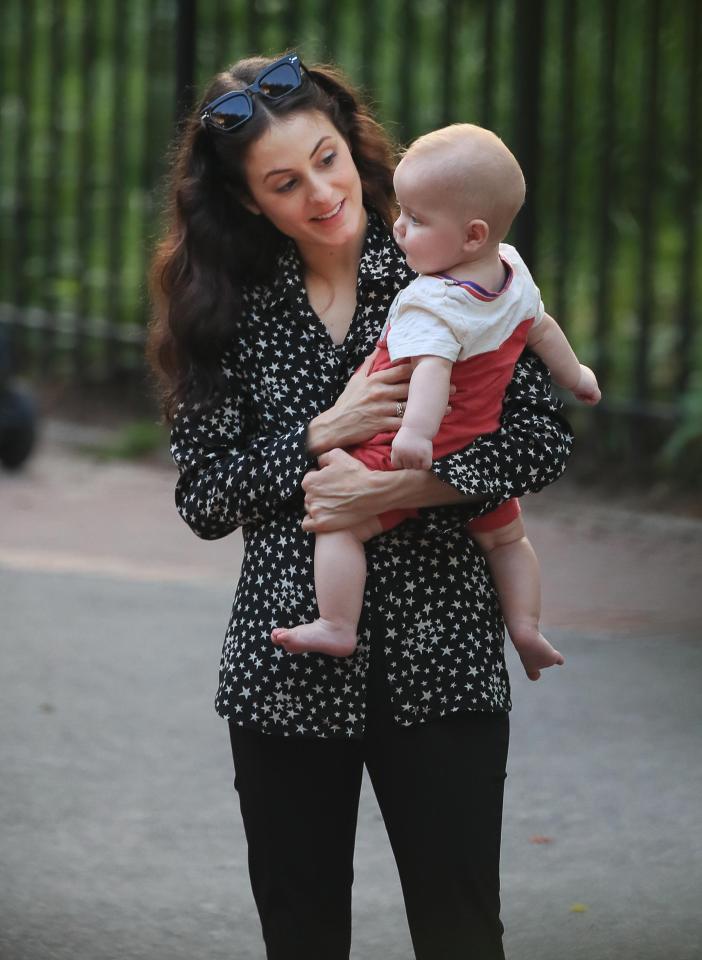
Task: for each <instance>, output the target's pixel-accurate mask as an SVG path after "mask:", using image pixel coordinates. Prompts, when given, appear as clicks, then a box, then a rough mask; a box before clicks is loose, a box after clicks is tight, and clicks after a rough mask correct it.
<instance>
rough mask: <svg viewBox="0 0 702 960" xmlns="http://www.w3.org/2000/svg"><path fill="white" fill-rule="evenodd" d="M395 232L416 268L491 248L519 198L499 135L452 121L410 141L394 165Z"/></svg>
mask: <svg viewBox="0 0 702 960" xmlns="http://www.w3.org/2000/svg"><path fill="white" fill-rule="evenodd" d="M395 194H396V196H397V200H398V203H399V204H400V209H401V213H400V216H399V217H398V219H397V221H396V223H395V238H396V240H397V242H398V243H399V245H400V247H401V248H402V249H403V250H404V252H405V254H406V256H407V262H408V263H409V265H410V266H411V267H412V268H413V269H414V270H417V271H418V272H419V273H438V272H442V271H450V269H451V268H452V267H455V266H457V265H458V264H461V263H469V262H471V261H473V260H477V259H479V258H481V257H483V256H484V255H485V254H487V253H489V251H490V250H491V249H494V250H496V249H497V245H498V244H499V243H500V241H502V240H504V238H505V236H506V235H507V233H508V231H509V228H510V226H511V225H512V221H513V220H514V218H515V216H516V215H517V213H518V211H519V209H520V208H521V206H522V204H523V203H524V194H525V186H524V176H523V174H522V171H521V168H520V166H519V164H518V163H517V161H516V159H515V158H514V156H513V154H512V153H511V152H510V151H509V150H508V149H507V147H506V146H505V144H504V143H503V142H502V140H500V138H499V137H498V136H496V135H495V134H494V133H492V132H491V131H490V130H485V129H483V128H482V127H478V126H475V125H474V124H472V123H456V124H453V125H452V126H450V127H444V128H442V129H441V130H434V131H433V132H432V133H427V134H426V135H425V136H423V137H420V138H419V139H418V140H415V141H414V143H413V144H412V145H411V146H410V147H409V149H408V150H407V152H406V153H405V155H404V156H403V158H402V160H401V161H400V163H399V164H398V166H397V169H396V171H395Z"/></svg>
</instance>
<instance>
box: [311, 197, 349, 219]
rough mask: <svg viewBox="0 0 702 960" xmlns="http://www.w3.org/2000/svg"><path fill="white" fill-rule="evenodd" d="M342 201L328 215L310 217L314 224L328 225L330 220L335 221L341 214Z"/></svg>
mask: <svg viewBox="0 0 702 960" xmlns="http://www.w3.org/2000/svg"><path fill="white" fill-rule="evenodd" d="M344 203H345V201H344V200H339V202H338V203H337V205H336V206H335V207H333V208H332V209H331V210H330V211H329V212H328V213H323V214H321V216H318V217H312V219H313V220H314V222H315V223H329V221H330V220H335V219H336V218H337V217H338V216H339V214H340V213H341V211H342V209H343V207H344Z"/></svg>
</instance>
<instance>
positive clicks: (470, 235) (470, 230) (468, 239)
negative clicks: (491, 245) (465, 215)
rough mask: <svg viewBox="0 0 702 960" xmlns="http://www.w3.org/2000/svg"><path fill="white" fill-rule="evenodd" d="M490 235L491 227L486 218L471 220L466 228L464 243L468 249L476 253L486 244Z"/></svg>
mask: <svg viewBox="0 0 702 960" xmlns="http://www.w3.org/2000/svg"><path fill="white" fill-rule="evenodd" d="M489 236H490V227H489V226H488V224H487V223H486V222H485V220H469V221H468V223H467V224H466V228H465V234H464V243H463V245H464V247H465V249H466V251H469V252H471V253H475V252H476V251H477V250H479V249H480V248H481V247H484V246H485V244H486V243H487V241H488V238H489Z"/></svg>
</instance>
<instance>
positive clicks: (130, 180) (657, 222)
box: [0, 0, 702, 448]
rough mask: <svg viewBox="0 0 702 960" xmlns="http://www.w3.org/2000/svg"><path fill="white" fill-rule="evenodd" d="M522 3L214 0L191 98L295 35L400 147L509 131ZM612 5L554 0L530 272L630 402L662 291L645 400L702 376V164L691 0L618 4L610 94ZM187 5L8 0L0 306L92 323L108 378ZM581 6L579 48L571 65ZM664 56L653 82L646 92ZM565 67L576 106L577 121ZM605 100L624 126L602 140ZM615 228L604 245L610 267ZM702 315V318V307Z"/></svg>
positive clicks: (126, 311)
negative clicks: (335, 67) (686, 377)
mask: <svg viewBox="0 0 702 960" xmlns="http://www.w3.org/2000/svg"><path fill="white" fill-rule="evenodd" d="M517 2H518V0H464V2H461V3H455V2H449V0H424V2H421V3H420V2H419V0H415V2H409V0H383V2H380V3H379V2H377V0H376V2H373V0H336V2H326V0H256V3H255V4H253V3H251V2H249V0H221V2H218V3H216V4H215V3H206V2H201V3H199V4H198V27H197V43H196V55H197V56H196V83H195V88H196V94H197V93H199V92H201V91H202V89H203V87H204V84H205V82H206V80H207V79H208V78H209V77H210V76H212V74H213V73H215V72H216V71H218V70H220V69H223V68H225V67H226V65H227V64H229V63H231V62H233V61H234V60H236V59H238V58H239V57H241V56H245V55H249V54H252V53H255V52H262V53H267V54H272V53H276V52H279V51H281V50H282V49H285V48H287V47H296V48H297V49H298V50H299V51H300V53H301V55H302V57H303V60H307V61H308V62H314V61H315V60H319V59H331V60H335V61H336V62H338V63H339V64H340V65H341V66H342V67H343V68H345V69H346V70H347V71H348V72H349V73H350V75H351V76H352V78H353V79H354V80H355V81H356V82H358V83H359V84H361V85H362V86H364V87H365V89H366V91H367V93H368V94H369V97H370V99H371V101H372V102H373V104H374V106H375V108H376V110H377V113H378V115H379V117H380V119H381V120H382V121H383V122H384V123H385V124H386V125H387V127H388V128H389V129H390V130H391V131H393V132H394V134H395V135H396V137H397V139H398V140H399V141H402V142H406V141H407V140H409V139H411V138H412V137H414V136H416V135H418V134H420V133H422V132H424V131H426V130H428V129H431V128H432V127H436V126H439V125H442V124H445V123H448V122H453V121H459V120H470V121H478V122H481V123H485V124H487V125H489V126H491V127H493V128H494V129H495V130H496V131H497V132H498V133H499V134H500V135H501V136H502V137H503V138H504V139H505V140H506V141H507V142H508V143H513V138H514V133H515V119H516V108H517V107H516V104H517V102H518V98H517V94H518V91H519V89H520V86H521V84H522V81H523V78H521V77H517V76H515V67H514V64H515V62H516V58H515V50H516V46H517V45H518V44H521V43H523V42H524V41H523V38H522V37H520V36H517V35H516V29H515V11H516V10H517V7H516V4H517ZM612 9H613V8H612V7H611V4H610V3H609V0H602V2H601V3H595V4H588V3H583V2H580V3H577V4H575V3H572V2H569V0H549V2H546V3H545V4H544V10H545V20H544V24H543V49H542V51H541V53H540V55H539V62H538V64H537V63H536V61H535V62H534V65H533V68H534V69H537V67H540V69H541V71H542V99H541V103H540V119H539V123H538V129H537V130H536V131H535V134H536V136H537V137H538V157H539V166H538V170H537V172H536V175H535V178H534V181H533V182H532V183H530V184H529V185H528V203H530V204H532V205H533V207H534V209H535V211H536V216H537V230H538V245H537V253H538V259H537V264H536V275H537V279H538V282H539V284H540V286H541V289H542V292H543V296H544V300H545V302H546V305H547V307H548V308H550V310H551V311H552V312H556V311H557V312H558V314H559V316H558V318H559V319H560V320H561V321H562V322H563V325H564V327H565V328H566V330H567V331H568V333H569V335H570V336H571V338H572V340H573V342H574V345H575V347H576V349H577V350H578V352H579V353H580V354H581V355H582V358H583V359H584V360H585V361H586V362H591V363H593V364H596V365H599V366H600V367H601V368H602V369H603V370H604V369H605V368H606V370H607V371H608V374H607V377H606V382H605V384H604V386H605V390H606V393H607V396H608V397H610V398H612V399H619V400H626V399H627V398H630V397H632V396H633V394H634V385H635V369H636V350H637V343H638V341H639V339H640V330H641V324H642V314H643V313H644V307H645V303H644V301H645V296H644V294H645V291H646V290H650V297H651V301H652V310H651V314H652V319H651V327H650V330H649V331H648V333H647V335H646V347H647V350H646V356H645V357H644V363H645V366H646V370H647V374H648V378H649V384H650V387H649V399H650V400H651V401H662V402H676V399H677V398H676V389H677V387H676V384H677V383H678V382H679V368H680V356H679V352H680V351H679V348H678V344H682V349H683V350H686V351H687V352H688V353H690V354H691V355H692V364H693V366H696V367H700V366H702V364H700V360H701V359H702V336H699V335H698V336H697V337H696V338H694V340H690V338H689V336H688V335H685V334H683V333H682V330H681V324H682V322H683V320H684V321H685V322H687V317H686V316H685V310H684V309H683V302H684V300H685V298H684V296H683V289H684V287H685V284H686V282H687V278H692V279H691V281H690V282H691V286H692V295H691V297H688V301H690V300H691V302H692V304H693V305H694V306H695V310H696V304H697V301H698V299H699V296H698V294H699V279H698V278H699V276H700V273H701V271H700V251H701V250H702V244H700V243H699V242H696V243H695V241H696V240H697V241H698V234H699V217H698V208H699V202H700V197H699V189H698V187H697V178H698V176H699V171H698V165H697V164H696V163H693V162H692V161H691V157H694V149H693V148H692V146H691V144H693V141H692V140H691V137H692V136H693V134H694V133H695V131H696V130H697V129H698V128H699V126H700V116H699V109H700V104H699V95H698V93H697V92H696V91H697V90H698V89H699V57H698V58H697V62H693V49H694V48H693V47H692V46H691V43H690V38H691V37H692V36H693V31H694V29H695V28H694V20H693V18H692V17H691V14H690V11H692V10H693V4H692V3H690V2H688V0H681V2H679V3H675V4H672V5H668V7H667V8H666V10H665V14H664V16H663V17H662V19H661V22H660V23H659V24H657V25H655V24H652V22H651V11H652V10H654V4H653V3H652V2H650V0H619V2H618V3H617V5H616V11H617V28H616V33H615V35H614V42H615V60H614V76H613V87H612V94H611V97H609V98H608V95H607V92H606V88H605V86H604V82H603V77H604V70H605V65H606V51H607V46H608V43H609V40H610V38H611V35H610V33H609V27H608V22H609V21H608V16H609V13H610V11H611V10H612ZM28 11H32V13H31V17H30V14H29V13H28ZM120 11H121V12H120ZM176 11H177V5H176V4H175V3H173V2H172V0H151V2H150V3H148V4H145V3H143V2H141V0H121V2H120V3H119V4H118V3H117V2H116V0H112V2H106V3H102V4H86V3H82V2H79V0H59V2H57V3H55V4H48V3H39V4H33V5H31V7H30V5H28V4H25V3H24V2H23V0H6V3H5V4H3V5H2V14H1V16H2V21H1V22H0V27H1V29H0V61H1V67H0V69H1V70H2V88H1V94H0V124H1V126H2V131H3V134H2V135H3V150H2V151H1V152H0V184H2V186H1V187H0V263H1V266H0V302H2V303H5V304H12V305H15V306H18V307H20V308H21V309H22V310H27V309H29V308H40V309H42V310H44V311H47V312H48V313H49V314H51V315H52V316H60V317H61V319H62V330H64V331H66V330H67V331H68V332H67V333H66V334H65V338H66V339H67V341H68V342H70V340H71V335H70V328H71V324H74V325H76V326H77V327H82V328H85V329H87V332H88V333H90V331H91V330H94V331H95V338H94V343H95V344H96V345H97V346H96V347H95V348H94V349H93V347H91V350H90V352H89V355H88V360H89V361H90V362H91V363H94V371H93V374H94V375H95V376H99V375H100V370H101V369H103V368H104V367H105V366H106V363H105V358H106V354H107V351H108V350H109V347H108V346H106V345H104V346H102V347H100V346H99V345H100V343H101V341H100V336H99V331H101V330H103V329H104V328H105V327H106V326H113V327H122V328H126V329H128V330H130V331H131V332H132V334H134V335H133V336H132V340H133V346H131V347H130V348H129V349H130V350H131V351H132V354H133V355H135V356H136V354H137V352H138V351H139V350H140V349H141V347H140V340H139V336H138V333H139V332H140V331H143V328H144V325H145V322H146V316H147V307H146V298H145V287H144V274H145V269H146V265H147V263H148V259H149V254H150V250H151V248H152V245H153V242H154V238H155V237H156V236H157V235H158V231H159V223H158V211H157V206H158V201H157V192H158V184H159V182H160V180H161V175H162V173H163V171H164V166H165V159H164V158H165V156H166V153H167V149H168V145H169V142H170V141H171V139H172V137H173V132H174V126H173V120H174V99H175V97H174V94H175V90H174V74H175V70H174V49H175V45H174V43H173V37H174V33H175V17H176ZM574 16H576V22H575V26H574V35H573V51H572V55H566V53H565V50H566V47H565V46H564V38H565V37H566V35H567V27H568V25H569V23H570V22H571V20H572V18H573V17H574ZM488 17H491V18H492V20H489V19H488ZM490 24H492V30H493V38H494V44H493V46H492V48H488V46H487V45H486V37H487V35H488V27H489V25H490ZM697 29H698V28H697ZM122 30H123V31H124V34H123V37H122V43H123V51H122V52H121V53H119V52H118V45H119V42H120V36H121V31H122ZM90 31H92V39H91V36H90ZM57 38H60V42H59V43H58V44H57ZM449 41H450V43H451V44H452V46H453V49H454V51H455V54H454V57H453V59H452V60H451V59H450V58H449V57H448V55H447V42H449ZM57 52H59V53H60V57H59V60H57ZM654 56H655V57H657V61H658V88H657V92H656V98H655V102H651V100H650V96H649V83H650V79H651V74H652V61H653V57H654ZM490 63H492V74H491V75H488V73H487V71H488V67H489V65H490ZM569 78H572V84H573V109H572V111H571V112H570V114H568V115H565V114H564V111H563V97H564V91H565V89H566V88H567V85H568V82H569ZM52 103H56V104H58V109H56V108H55V107H52ZM610 105H611V106H613V108H614V109H613V129H612V132H611V135H610V136H606V135H605V133H606V130H605V122H606V117H607V108H608V107H609V106H610ZM651 121H653V122H651ZM568 125H569V127H570V129H569V132H568V131H567V127H568ZM650 130H652V131H653V135H654V143H653V148H652V149H651V148H650V146H649V143H648V137H649V135H650V134H649V131H650ZM649 157H651V158H652V162H653V173H654V179H653V181H652V182H650V183H649V182H646V179H645V176H646V174H645V170H646V163H645V162H644V161H646V160H647V158H649ZM649 199H650V213H649V215H648V219H646V217H645V215H646V209H647V203H648V201H649ZM690 225H691V226H690ZM23 237H24V240H23V239H22V238H23ZM649 239H650V240H651V246H652V260H651V262H650V263H648V262H647V261H646V260H645V250H646V241H647V240H649ZM605 240H606V241H607V242H608V243H609V255H608V257H607V259H606V260H605V261H604V262H601V251H602V249H603V243H604V242H605ZM692 326H693V329H694V327H695V326H697V327H699V316H698V314H697V313H695V316H694V317H693V323H692ZM27 345H28V346H29V347H31V350H30V355H35V353H36V354H39V353H40V351H41V349H42V337H41V336H39V335H35V334H34V333H32V334H31V335H30V336H28V337H27ZM35 347H36V351H35ZM64 355H65V354H64ZM132 366H136V363H134V362H133V363H132ZM685 403H686V404H687V403H688V401H687V400H686V401H685ZM686 416H688V415H687V414H686ZM684 422H685V423H688V420H685V421H684ZM690 422H691V421H690ZM687 429H688V427H684V428H683V427H681V428H680V430H683V433H684V431H686V430H687ZM680 430H679V431H678V434H677V436H678V437H680V436H682V435H683V434H681V433H680ZM685 435H687V434H685ZM680 442H681V441H680V440H679V439H678V440H676V441H675V444H679V443H680ZM675 444H674V448H675Z"/></svg>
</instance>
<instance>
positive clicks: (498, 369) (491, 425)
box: [347, 318, 533, 532]
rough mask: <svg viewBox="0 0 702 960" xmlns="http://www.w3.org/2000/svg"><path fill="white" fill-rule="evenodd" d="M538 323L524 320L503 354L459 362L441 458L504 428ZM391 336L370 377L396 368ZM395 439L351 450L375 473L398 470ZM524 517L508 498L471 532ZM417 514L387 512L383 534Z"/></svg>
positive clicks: (383, 437) (386, 436) (440, 438)
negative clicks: (506, 407) (513, 384)
mask: <svg viewBox="0 0 702 960" xmlns="http://www.w3.org/2000/svg"><path fill="white" fill-rule="evenodd" d="M532 323H533V318H530V319H528V320H524V321H522V323H520V324H519V326H518V327H517V328H516V329H515V330H514V332H513V333H512V334H511V336H509V337H508V338H507V339H506V340H505V341H504V342H503V343H502V344H501V345H500V346H499V347H498V349H497V350H491V351H489V352H488V353H480V354H478V355H477V356H473V357H469V358H468V359H467V360H462V361H457V362H456V363H454V365H453V369H452V372H451V383H453V384H455V386H456V392H455V394H453V396H452V397H451V400H450V404H451V413H450V414H448V415H447V416H446V417H444V419H443V420H442V421H441V426H440V427H439V432H438V433H437V434H436V436H435V437H434V440H433V445H434V457H435V458H437V457H443V456H445V455H446V454H447V453H453V452H454V451H456V450H462V449H463V448H464V447H467V446H468V444H469V443H472V441H473V440H475V438H476V437H479V436H481V435H482V434H484V433H493V432H494V431H495V430H497V429H498V428H499V426H500V416H501V414H502V401H503V398H504V394H505V390H506V389H507V385H508V384H509V382H510V380H511V379H512V374H513V373H514V365H515V363H516V362H517V360H518V358H519V355H520V354H521V352H522V350H523V349H524V346H525V344H526V338H527V335H528V333H529V330H530V328H531V326H532ZM388 332H389V330H388V331H387V332H385V334H384V336H383V338H382V339H381V340H379V341H378V348H379V350H380V353H379V354H378V356H377V357H376V359H375V361H374V363H373V367H372V369H371V370H370V373H373V372H375V371H376V370H386V369H387V368H388V367H391V366H393V362H392V360H391V359H390V354H389V353H388V348H387V333H388ZM408 362H409V361H408V360H400V361H398V363H408ZM394 436H395V435H394V433H379V434H377V435H376V436H375V437H372V438H371V439H370V440H367V441H365V442H364V443H360V444H356V445H355V446H353V447H349V448H348V450H347V452H348V453H350V454H351V455H352V456H353V457H356V458H357V459H358V460H360V461H361V462H362V463H364V464H365V465H366V466H367V467H369V468H370V469H371V470H392V469H393V467H392V464H391V463H390V452H391V451H390V448H391V444H392V441H393V438H394ZM519 513H520V507H519V500H516V499H513V500H508V501H507V502H506V503H503V504H501V505H500V506H499V507H497V508H496V509H495V510H492V511H491V512H490V513H488V514H486V515H485V516H484V517H478V518H476V519H475V520H471V521H470V523H469V524H468V529H469V530H472V531H476V532H479V531H485V530H495V529H497V528H498V527H504V526H506V525H507V524H508V523H511V522H512V521H513V520H514V519H516V517H517V516H519ZM417 516H419V511H417V510H389V511H387V512H386V513H383V514H381V515H380V518H379V519H380V522H381V524H382V527H383V530H391V529H392V528H393V527H396V526H397V525H398V524H399V523H401V522H402V521H403V520H405V519H407V518H408V517H417Z"/></svg>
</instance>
